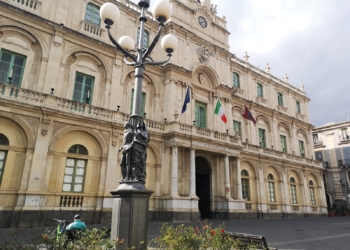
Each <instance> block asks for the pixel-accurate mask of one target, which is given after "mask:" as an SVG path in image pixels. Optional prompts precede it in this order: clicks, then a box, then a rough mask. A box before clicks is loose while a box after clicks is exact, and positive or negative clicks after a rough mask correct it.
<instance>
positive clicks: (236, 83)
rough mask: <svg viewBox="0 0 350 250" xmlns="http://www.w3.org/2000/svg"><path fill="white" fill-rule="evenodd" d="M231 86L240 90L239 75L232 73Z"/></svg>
mask: <svg viewBox="0 0 350 250" xmlns="http://www.w3.org/2000/svg"><path fill="white" fill-rule="evenodd" d="M232 85H233V86H234V87H237V88H240V86H241V85H240V83H239V75H238V73H236V72H232Z"/></svg>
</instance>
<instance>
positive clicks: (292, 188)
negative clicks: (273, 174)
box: [289, 177, 298, 204]
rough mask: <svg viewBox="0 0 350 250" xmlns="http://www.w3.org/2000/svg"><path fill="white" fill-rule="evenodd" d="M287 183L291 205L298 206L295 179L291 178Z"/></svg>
mask: <svg viewBox="0 0 350 250" xmlns="http://www.w3.org/2000/svg"><path fill="white" fill-rule="evenodd" d="M289 182H290V193H291V199H292V204H298V200H297V187H296V182H295V179H294V178H293V177H291V178H290V181H289Z"/></svg>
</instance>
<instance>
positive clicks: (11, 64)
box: [0, 50, 26, 87]
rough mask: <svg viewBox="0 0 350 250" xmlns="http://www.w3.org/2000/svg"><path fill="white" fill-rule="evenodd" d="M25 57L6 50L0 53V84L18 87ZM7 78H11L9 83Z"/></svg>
mask: <svg viewBox="0 0 350 250" xmlns="http://www.w3.org/2000/svg"><path fill="white" fill-rule="evenodd" d="M25 63H26V57H25V56H23V55H19V54H16V53H13V52H10V51H7V50H1V51H0V82H1V83H9V84H11V85H14V86H16V87H20V86H21V83H22V77H23V72H24V66H25ZM9 77H12V79H11V81H10V80H9Z"/></svg>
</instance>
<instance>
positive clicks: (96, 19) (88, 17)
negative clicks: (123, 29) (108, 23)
mask: <svg viewBox="0 0 350 250" xmlns="http://www.w3.org/2000/svg"><path fill="white" fill-rule="evenodd" d="M99 12H100V7H99V6H97V5H95V4H93V3H88V4H87V5H86V11H85V21H86V22H89V23H91V24H93V25H96V26H98V27H100V24H101V17H100V13H99Z"/></svg>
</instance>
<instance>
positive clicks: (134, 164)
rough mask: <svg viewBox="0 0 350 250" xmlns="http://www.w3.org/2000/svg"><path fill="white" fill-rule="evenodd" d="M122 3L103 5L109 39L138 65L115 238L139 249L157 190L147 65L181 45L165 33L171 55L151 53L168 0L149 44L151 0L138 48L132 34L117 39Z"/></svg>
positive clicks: (162, 2) (144, 2) (159, 8)
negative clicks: (151, 186) (152, 182)
mask: <svg viewBox="0 0 350 250" xmlns="http://www.w3.org/2000/svg"><path fill="white" fill-rule="evenodd" d="M114 2H116V1H114ZM121 4H122V3H120V2H116V4H114V3H105V4H103V5H102V6H101V8H100V15H101V19H102V20H103V21H104V23H105V24H106V29H107V32H108V36H109V39H110V40H111V42H112V43H113V44H114V45H115V46H116V48H117V49H118V50H119V51H120V52H122V53H123V55H124V62H125V63H126V65H128V66H133V67H134V69H135V88H134V89H135V92H134V98H133V110H132V115H131V116H130V123H126V124H125V125H124V128H125V132H124V143H123V146H122V147H121V148H120V149H119V151H122V153H123V155H122V160H121V164H120V166H121V170H122V176H123V177H122V179H121V180H120V181H119V182H120V185H119V187H118V188H117V189H115V190H112V191H111V194H112V196H113V198H114V199H113V210H112V222H111V224H112V226H111V239H116V238H119V239H126V240H125V241H126V248H131V247H133V246H139V249H147V238H148V212H149V211H148V210H149V197H150V196H151V195H152V193H153V192H152V191H150V190H148V189H146V188H145V185H144V184H145V180H146V159H147V147H148V143H149V139H150V137H149V134H148V132H147V130H146V126H145V123H144V122H143V114H142V113H141V112H142V79H143V77H144V71H145V67H146V66H147V65H161V64H164V63H166V62H168V61H169V60H170V58H171V56H172V53H173V51H174V50H175V49H176V48H177V38H176V37H175V36H174V35H171V34H167V35H165V36H164V37H163V38H162V40H161V46H162V48H163V49H164V50H165V51H166V52H167V56H168V58H167V59H166V60H164V61H160V62H155V61H153V59H152V58H151V57H150V55H151V52H152V51H153V49H154V48H155V46H156V44H157V43H158V40H159V38H160V35H161V32H162V29H163V27H164V23H165V22H166V21H167V20H169V19H170V17H171V5H170V3H169V2H168V1H167V0H158V1H157V2H156V3H155V4H154V6H153V11H152V14H153V17H154V21H156V22H158V25H159V29H158V32H157V34H156V36H155V38H154V40H153V42H152V43H151V45H150V46H149V47H148V48H147V47H145V46H144V43H143V40H144V28H145V22H146V21H147V13H146V10H147V9H148V7H149V4H150V0H139V3H138V5H139V6H140V8H141V11H140V17H139V21H140V36H139V41H138V46H137V49H136V50H135V42H134V40H133V39H132V38H131V37H129V36H122V37H121V38H120V39H119V40H118V42H117V41H116V40H115V39H114V37H113V36H112V34H111V32H110V29H111V26H112V25H113V24H114V23H117V22H118V19H119V17H120V10H119V8H118V7H117V5H121ZM128 59H129V60H128ZM140 242H143V243H142V244H141V243H140Z"/></svg>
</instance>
